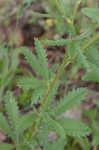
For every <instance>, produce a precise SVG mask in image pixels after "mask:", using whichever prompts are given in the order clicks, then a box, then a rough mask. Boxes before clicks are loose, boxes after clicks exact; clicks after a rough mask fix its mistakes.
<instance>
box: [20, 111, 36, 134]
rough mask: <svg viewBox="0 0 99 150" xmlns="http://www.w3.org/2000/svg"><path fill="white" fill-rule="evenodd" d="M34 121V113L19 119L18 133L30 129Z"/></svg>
mask: <svg viewBox="0 0 99 150" xmlns="http://www.w3.org/2000/svg"><path fill="white" fill-rule="evenodd" d="M35 119H36V113H34V112H29V113H27V114H25V115H23V116H22V117H21V118H20V119H19V133H22V132H23V131H24V130H25V129H27V128H29V127H31V126H32V124H33V122H34V120H35Z"/></svg>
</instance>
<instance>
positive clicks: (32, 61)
mask: <svg viewBox="0 0 99 150" xmlns="http://www.w3.org/2000/svg"><path fill="white" fill-rule="evenodd" d="M20 50H21V52H22V53H23V54H24V56H25V58H26V59H27V60H28V62H29V63H30V65H31V66H32V68H33V69H34V70H35V71H36V72H37V73H38V74H39V75H42V74H41V66H40V64H39V62H38V61H37V58H36V57H35V56H34V54H33V53H32V52H31V51H30V50H29V49H28V48H26V47H21V48H20Z"/></svg>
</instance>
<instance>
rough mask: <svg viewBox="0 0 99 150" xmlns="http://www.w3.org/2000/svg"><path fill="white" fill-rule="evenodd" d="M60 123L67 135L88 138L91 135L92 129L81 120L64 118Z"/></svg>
mask: <svg viewBox="0 0 99 150" xmlns="http://www.w3.org/2000/svg"><path fill="white" fill-rule="evenodd" d="M58 122H59V124H60V125H61V126H62V127H63V128H64V130H65V134H66V135H69V136H87V135H89V134H90V133H91V129H90V128H89V127H88V126H87V125H86V124H85V123H83V122H82V121H80V120H75V119H70V118H62V119H60V120H58Z"/></svg>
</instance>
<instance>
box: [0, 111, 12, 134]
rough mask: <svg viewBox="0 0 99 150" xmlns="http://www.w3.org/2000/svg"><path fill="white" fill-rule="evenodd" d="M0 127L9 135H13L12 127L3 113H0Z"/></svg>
mask: <svg viewBox="0 0 99 150" xmlns="http://www.w3.org/2000/svg"><path fill="white" fill-rule="evenodd" d="M0 128H2V129H3V130H4V132H5V133H6V134H7V135H8V136H10V135H11V130H10V127H9V125H8V123H7V121H6V119H5V117H4V116H3V114H2V113H0Z"/></svg>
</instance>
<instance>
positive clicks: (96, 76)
mask: <svg viewBox="0 0 99 150" xmlns="http://www.w3.org/2000/svg"><path fill="white" fill-rule="evenodd" d="M83 80H93V81H96V82H99V69H98V68H96V67H93V70H92V71H91V72H88V73H86V74H85V75H84V76H83Z"/></svg>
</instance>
